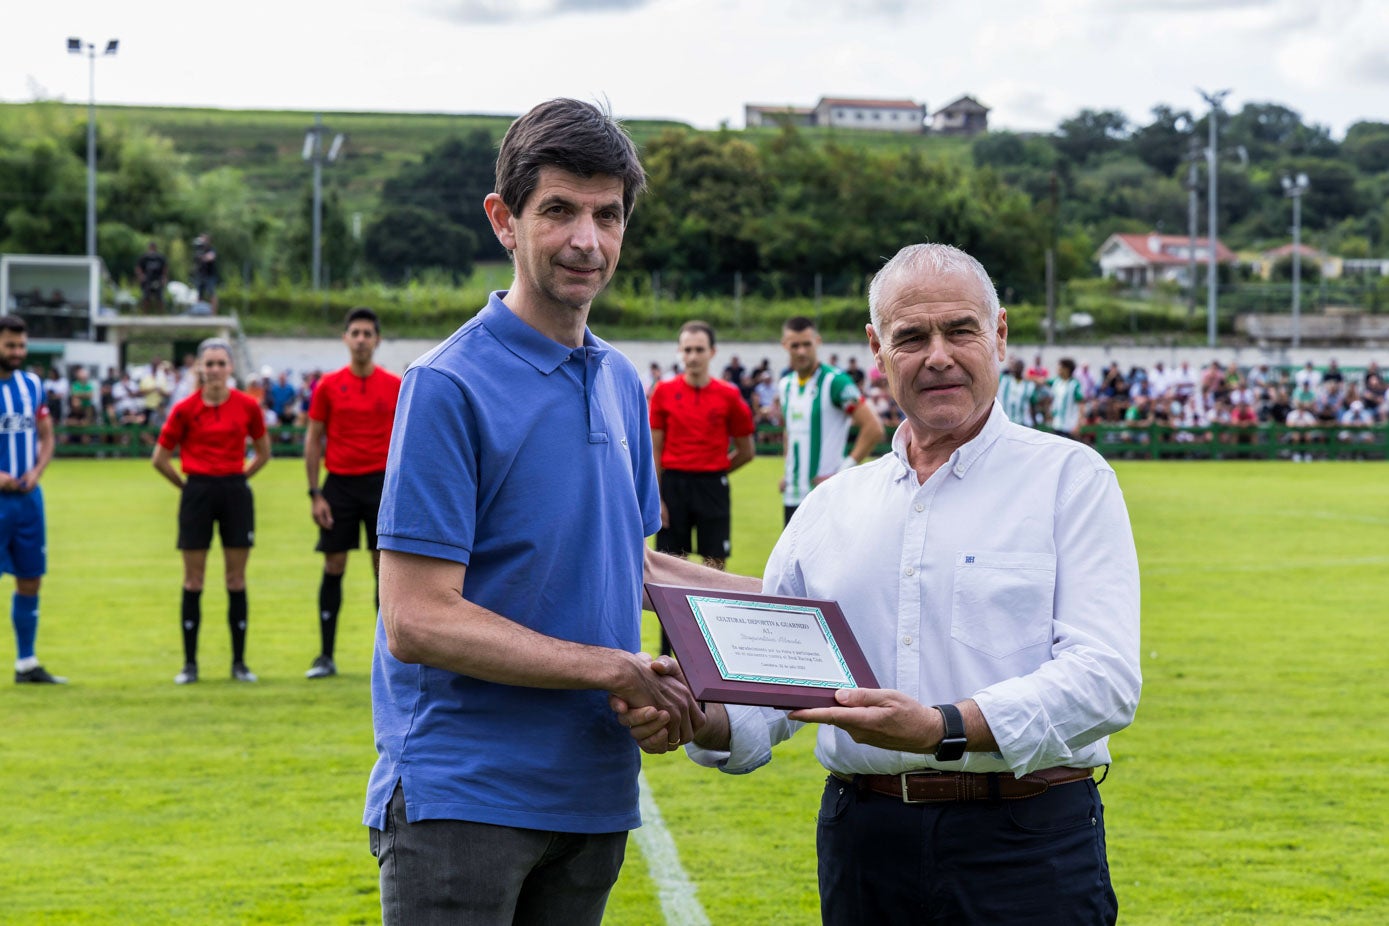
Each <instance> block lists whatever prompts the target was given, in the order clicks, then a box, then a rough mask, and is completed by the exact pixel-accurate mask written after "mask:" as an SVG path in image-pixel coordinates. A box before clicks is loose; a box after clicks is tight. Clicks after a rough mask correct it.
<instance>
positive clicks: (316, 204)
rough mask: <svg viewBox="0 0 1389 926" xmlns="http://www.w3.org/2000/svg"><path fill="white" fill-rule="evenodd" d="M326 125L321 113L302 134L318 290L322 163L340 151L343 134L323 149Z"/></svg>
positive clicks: (321, 214)
mask: <svg viewBox="0 0 1389 926" xmlns="http://www.w3.org/2000/svg"><path fill="white" fill-rule="evenodd" d="M327 134H328V127H327V126H325V125H324V124H323V114H322V113H317V114H315V115H314V117H313V125H311V126H309V130H308V132H306V133H305V135H304V160H306V161H309V162H311V163H312V164H313V288H314V292H318V290H319V286H320V283H321V281H322V279H323V165H324V163H328V164H331V163H333V162H334V161H336V160H337V159H338V155H339V154H341V153H342V142H343V136H342V135H337V136H335V137H334V138H333V143H332V144H331V145H330V146H329V147H328V149H327V150H326V151H325V150H324V148H323V138H324V136H326V135H327Z"/></svg>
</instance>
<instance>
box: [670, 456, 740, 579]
mask: <svg viewBox="0 0 1389 926" xmlns="http://www.w3.org/2000/svg"><path fill="white" fill-rule="evenodd" d="M661 500H662V501H664V502H665V503H666V513H667V514H668V515H669V516H670V526H669V527H663V528H661V530H660V531H659V532H658V533H657V534H656V550H657V551H658V552H661V553H675V554H677V555H680V556H685V555H687V554H689V553H698V554H699V555H700V556H705V557H709V558H712V559H728V555H729V553H730V552H732V540H731V534H732V530H731V529H732V524H733V520H732V508H731V505H730V502H729V496H728V473H691V472H685V471H683V470H675V469H668V470H665V471H663V472H662V473H661ZM692 534H694V535H696V536H697V537H698V542H697V544H692V543H691V535H692ZM696 547H697V548H696Z"/></svg>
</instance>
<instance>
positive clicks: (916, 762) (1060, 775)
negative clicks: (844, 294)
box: [614, 244, 1141, 926]
mask: <svg viewBox="0 0 1389 926" xmlns="http://www.w3.org/2000/svg"><path fill="white" fill-rule="evenodd" d="M869 307H870V312H871V317H872V323H871V324H869V325H868V326H867V334H868V344H869V347H870V348H871V350H872V352H873V357H874V359H875V361H876V363H877V367H878V369H879V370H880V371H881V372H882V373H884V374H885V375H886V377H887V381H888V388H889V390H890V391H891V393H892V397H893V399H895V400H896V402H897V404H898V405H899V406H900V407H901V409H902V412H903V414H904V416H905V421H904V423H903V424H902V426H901V427H899V428H898V429H897V432H896V433H895V434H894V436H893V441H892V453H891V454H888V455H886V456H884V457H882V458H881V459H879V460H876V461H874V462H873V463H871V464H869V465H866V466H862V467H859V468H857V469H855V470H853V471H851V472H848V473H845V474H844V475H842V476H839V477H836V478H834V479H832V480H830V481H829V482H828V483H827V484H826V485H824V486H822V487H821V488H819V489H817V490H816V491H814V492H812V493H811V494H810V497H809V498H808V499H807V500H806V502H805V504H803V505H802V506H801V509H800V511H799V512H797V514H796V517H795V518H794V519H793V520H792V521H791V524H790V525H789V526H788V527H787V528H786V531H785V532H784V533H783V534H782V535H781V539H780V540H779V541H778V542H777V545H776V547H775V549H774V550H773V551H772V555H771V557H770V558H769V559H768V562H767V569H766V574H765V577H764V585H765V587H766V590H767V591H768V592H769V593H770V594H773V595H785V596H797V597H810V598H827V599H832V600H835V601H838V602H840V604H841V605H842V607H843V609H844V615H845V617H846V619H847V620H848V623H849V625H850V627H851V628H852V629H853V632H854V636H855V637H856V639H857V640H858V642H859V643H860V644H861V645H862V646H863V649H864V654H865V656H866V657H867V659H868V663H869V665H870V666H871V667H872V670H873V673H874V675H875V676H876V677H877V679H878V681H879V683H880V684H882V685H883V686H884V687H883V688H881V689H849V688H846V689H840V690H839V691H836V692H835V700H836V702H837V705H836V706H834V707H825V708H813V709H808V710H798V711H791V712H789V713H785V712H781V711H774V710H771V709H769V708H757V707H742V706H737V705H730V706H729V707H727V708H724V707H723V706H721V705H711V706H710V708H709V712H708V715H707V716H708V723H707V724H706V725H705V727H704V728H703V729H701V731H700V732H699V733H698V734H697V736H696V743H697V745H698V746H699V747H700V748H698V749H695V750H694V751H693V752H692V756H693V757H694V758H695V759H696V761H698V762H700V763H701V764H705V765H710V766H715V767H718V768H720V769H723V770H724V771H728V772H734V773H737V772H748V771H752V770H753V769H755V768H758V767H759V766H761V765H764V764H766V763H767V762H768V761H769V760H770V759H771V758H772V752H771V750H772V746H773V745H774V744H775V743H778V742H780V741H781V740H784V739H786V738H787V737H789V736H790V735H791V734H792V733H794V732H795V731H796V730H797V729H799V728H800V726H801V725H802V724H803V723H818V724H821V726H820V727H819V728H818V729H817V731H816V735H817V742H816V749H815V754H816V755H817V756H818V757H819V758H820V760H821V761H822V762H823V763H824V764H825V767H826V768H827V770H828V771H829V772H830V776H829V778H828V779H827V781H826V785H825V791H824V796H823V798H822V803H821V811H820V824H819V832H818V834H817V842H816V851H817V854H818V856H819V864H818V871H819V879H820V910H821V916H822V918H823V921H824V922H825V923H827V924H830V926H848V924H855V926H857V924H861V923H900V922H942V923H1021V922H1029V923H1035V922H1047V923H1065V924H1067V926H1069V924H1075V923H1084V924H1109V923H1113V922H1114V921H1115V919H1116V917H1117V902H1116V899H1115V895H1114V891H1113V888H1112V887H1111V885H1110V878H1109V866H1108V862H1107V860H1106V857H1105V856H1106V853H1105V839H1104V810H1103V807H1102V806H1101V803H1100V797H1099V791H1098V788H1097V785H1096V782H1095V780H1094V778H1093V777H1092V773H1093V771H1094V769H1095V767H1097V766H1101V765H1108V763H1109V761H1110V754H1109V748H1108V739H1107V738H1108V736H1109V734H1111V733H1114V732H1116V731H1118V730H1121V729H1123V728H1124V727H1125V726H1127V725H1128V724H1129V723H1130V722H1131V721H1132V720H1133V716H1134V711H1135V710H1136V708H1137V705H1138V695H1139V688H1140V685H1141V680H1140V672H1139V658H1138V642H1139V633H1138V630H1139V626H1138V625H1139V594H1138V560H1137V555H1136V553H1135V550H1134V542H1133V533H1132V531H1131V529H1130V527H1129V519H1128V513H1127V511H1126V510H1125V507H1124V499H1123V493H1122V492H1121V491H1120V489H1119V485H1118V483H1117V481H1116V479H1115V475H1114V470H1113V469H1112V468H1111V467H1110V466H1109V464H1108V463H1106V462H1105V461H1104V459H1103V458H1102V457H1100V456H1099V454H1097V453H1095V452H1094V451H1093V450H1092V449H1090V448H1089V447H1087V446H1085V445H1084V444H1081V443H1079V442H1076V441H1071V440H1066V439H1064V438H1062V437H1058V436H1056V435H1052V434H1046V433H1043V432H1039V431H1034V430H1032V429H1029V428H1026V427H1023V426H1021V425H1018V424H1015V423H1013V422H1011V421H1009V420H1008V418H1007V416H1006V415H1005V414H1004V412H1003V409H1002V407H1001V406H1000V405H999V404H998V402H997V401H996V396H997V392H998V364H999V363H1000V362H1001V361H1002V359H1003V357H1004V356H1005V353H1006V350H1007V338H1008V322H1007V315H1006V313H1004V312H1003V311H1002V309H1001V308H1000V306H999V304H998V296H997V294H996V292H995V290H994V286H993V283H992V282H991V281H990V280H989V277H988V274H987V273H986V272H985V271H984V268H983V267H982V266H980V265H979V262H978V261H976V260H975V259H974V258H972V257H970V256H969V255H967V254H965V253H963V252H962V251H958V250H956V249H955V248H952V247H948V246H945V245H938V244H922V245H914V246H911V247H908V248H904V249H903V250H902V251H901V252H899V253H898V254H897V256H896V257H894V258H893V259H892V260H891V261H889V262H888V263H887V265H886V266H885V267H884V268H883V269H882V271H881V272H879V273H878V275H877V276H876V277H874V280H873V283H872V286H871V288H870V291H869ZM662 668H664V667H662ZM614 706H615V707H618V708H619V709H620V708H621V707H622V705H614ZM645 714H646V712H645V711H631V712H626V713H625V714H624V715H623V719H624V722H625V723H628V724H630V725H631V728H632V734H633V736H634V737H638V738H639V740H640V741H641V742H642V744H643V748H646V749H649V750H650V751H655V752H659V751H664V749H663V747H664V744H663V743H661V742H660V740H659V738H658V739H657V740H656V741H655V742H654V743H653V742H651V741H650V740H649V738H648V737H649V734H650V733H652V732H653V731H652V730H651V729H649V728H648V727H647V726H646V725H645Z"/></svg>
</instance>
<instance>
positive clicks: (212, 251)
mask: <svg viewBox="0 0 1389 926" xmlns="http://www.w3.org/2000/svg"><path fill="white" fill-rule="evenodd" d="M221 282H222V277H221V275H220V274H218V272H217V249H216V248H214V247H213V246H212V236H211V235H209V234H208V233H207V232H203V233H202V234H201V235H199V236H198V237H196V238H194V239H193V285H194V287H196V288H197V290H198V302H200V303H205V304H206V305H207V307H208V309H210V310H211V311H212V313H213V314H216V312H217V286H218V284H220V283H221Z"/></svg>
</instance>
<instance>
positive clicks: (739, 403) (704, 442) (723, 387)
mask: <svg viewBox="0 0 1389 926" xmlns="http://www.w3.org/2000/svg"><path fill="white" fill-rule="evenodd" d="M651 430H653V431H661V432H663V433H664V435H665V443H664V444H663V445H662V447H661V468H662V469H678V470H684V471H687V472H694V473H722V472H724V471H725V470H727V469H728V443H729V441H730V440H732V439H733V438H735V437H746V436H747V435H749V434H751V433H752V431H753V424H752V410H751V409H749V408H748V403H746V402H744V401H743V396H742V393H740V392H739V391H738V387H737V386H734V385H733V384H732V383H728V382H725V381H724V380H721V379H711V380H709V382H708V384H707V385H704V386H700V387H699V388H695V387H694V386H691V385H690V384H689V383H687V382H686V381H685V377H683V376H677V377H675V378H674V379H667V380H662V381H661V382H660V383H659V384H657V386H656V388H655V389H654V390H653V391H652V393H651Z"/></svg>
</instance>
